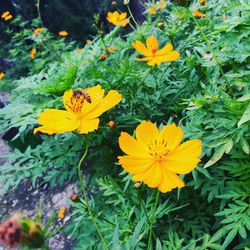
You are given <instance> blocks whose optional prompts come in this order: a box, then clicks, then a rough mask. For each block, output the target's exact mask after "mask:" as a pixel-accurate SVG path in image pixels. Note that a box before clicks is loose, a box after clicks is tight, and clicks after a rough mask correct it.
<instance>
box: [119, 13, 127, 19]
mask: <svg viewBox="0 0 250 250" xmlns="http://www.w3.org/2000/svg"><path fill="white" fill-rule="evenodd" d="M126 17H127V13H126V12H123V13H121V14H120V15H119V19H120V20H124V19H125V18H126Z"/></svg>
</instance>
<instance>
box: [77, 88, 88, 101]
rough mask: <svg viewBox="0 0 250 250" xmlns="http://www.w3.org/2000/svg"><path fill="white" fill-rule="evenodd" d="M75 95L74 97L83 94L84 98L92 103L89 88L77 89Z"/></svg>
mask: <svg viewBox="0 0 250 250" xmlns="http://www.w3.org/2000/svg"><path fill="white" fill-rule="evenodd" d="M73 96H74V97H77V96H83V97H84V99H85V100H86V101H87V102H88V103H91V97H90V95H89V93H88V92H87V89H83V88H78V89H75V90H74V91H73Z"/></svg>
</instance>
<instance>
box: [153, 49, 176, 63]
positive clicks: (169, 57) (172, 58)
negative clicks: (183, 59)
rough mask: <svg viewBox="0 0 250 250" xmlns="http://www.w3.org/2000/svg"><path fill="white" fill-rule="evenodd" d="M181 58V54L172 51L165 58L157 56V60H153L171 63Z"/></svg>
mask: <svg viewBox="0 0 250 250" xmlns="http://www.w3.org/2000/svg"><path fill="white" fill-rule="evenodd" d="M179 58H180V53H179V52H177V51H171V52H169V53H167V54H166V55H163V56H156V57H155V58H153V60H156V61H158V62H161V63H162V62H171V61H175V60H178V59H179Z"/></svg>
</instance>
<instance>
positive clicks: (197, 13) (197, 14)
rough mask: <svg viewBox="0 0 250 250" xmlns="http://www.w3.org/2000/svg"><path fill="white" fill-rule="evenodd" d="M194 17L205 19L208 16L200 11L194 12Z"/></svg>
mask: <svg viewBox="0 0 250 250" xmlns="http://www.w3.org/2000/svg"><path fill="white" fill-rule="evenodd" d="M193 15H194V16H197V17H204V16H206V14H204V13H202V12H200V11H198V10H194V11H193Z"/></svg>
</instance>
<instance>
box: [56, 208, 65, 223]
mask: <svg viewBox="0 0 250 250" xmlns="http://www.w3.org/2000/svg"><path fill="white" fill-rule="evenodd" d="M65 212H66V208H65V207H62V208H61V209H60V210H59V212H58V219H59V220H62V219H63V218H64V216H65Z"/></svg>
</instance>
